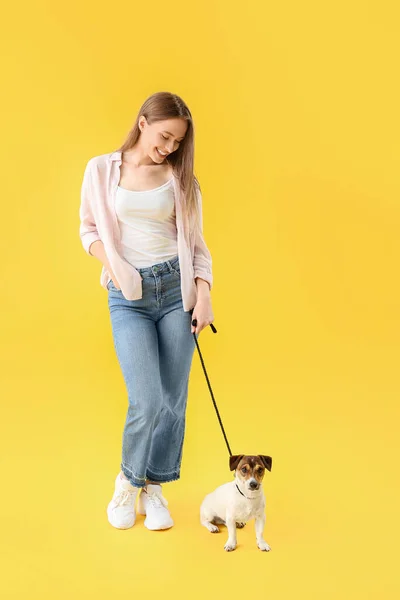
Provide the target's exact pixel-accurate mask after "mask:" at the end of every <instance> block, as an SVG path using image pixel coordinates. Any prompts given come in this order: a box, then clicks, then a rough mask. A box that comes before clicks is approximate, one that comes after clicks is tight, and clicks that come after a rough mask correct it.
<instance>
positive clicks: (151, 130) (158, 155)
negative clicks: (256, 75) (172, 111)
mask: <svg viewBox="0 0 400 600" xmlns="http://www.w3.org/2000/svg"><path fill="white" fill-rule="evenodd" d="M139 126H140V129H141V131H142V133H141V138H142V140H141V141H142V143H143V146H144V148H145V149H146V150H147V152H148V154H149V156H150V158H151V159H152V160H154V162H156V163H159V164H161V163H162V162H164V161H165V158H166V157H167V156H168V155H169V154H171V153H172V152H175V150H177V149H178V148H179V145H180V143H181V142H182V140H183V138H184V137H185V134H186V131H187V127H188V124H187V121H186V120H185V119H180V118H176V119H166V120H165V121H157V122H156V123H153V124H152V125H149V124H148V123H147V121H146V118H145V117H142V118H141V120H140V121H139Z"/></svg>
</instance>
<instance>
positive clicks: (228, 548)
mask: <svg viewBox="0 0 400 600" xmlns="http://www.w3.org/2000/svg"><path fill="white" fill-rule="evenodd" d="M235 548H236V543H235V542H230V541H229V540H228V541H227V542H226V544H225V546H224V550H226V551H227V552H232V550H234V549H235Z"/></svg>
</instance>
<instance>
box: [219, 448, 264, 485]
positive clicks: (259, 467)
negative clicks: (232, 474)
mask: <svg viewBox="0 0 400 600" xmlns="http://www.w3.org/2000/svg"><path fill="white" fill-rule="evenodd" d="M229 468H230V470H231V471H235V470H236V471H237V474H238V476H239V478H240V479H241V480H242V481H247V480H248V479H250V478H252V477H253V478H254V479H255V480H256V481H258V483H260V484H261V482H262V480H263V478H264V474H265V469H268V471H271V468H272V458H271V457H270V456H265V455H264V454H258V455H257V456H254V455H244V454H236V455H235V456H230V458H229Z"/></svg>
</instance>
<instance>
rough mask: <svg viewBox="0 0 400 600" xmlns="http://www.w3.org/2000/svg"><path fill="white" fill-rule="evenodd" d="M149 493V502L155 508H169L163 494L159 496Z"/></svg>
mask: <svg viewBox="0 0 400 600" xmlns="http://www.w3.org/2000/svg"><path fill="white" fill-rule="evenodd" d="M146 493H147V501H148V502H149V503H150V504H151V505H152V506H154V507H155V508H160V506H165V507H167V506H168V502H167V500H166V498H164V496H163V495H162V494H157V493H155V492H153V493H152V494H149V493H148V492H146Z"/></svg>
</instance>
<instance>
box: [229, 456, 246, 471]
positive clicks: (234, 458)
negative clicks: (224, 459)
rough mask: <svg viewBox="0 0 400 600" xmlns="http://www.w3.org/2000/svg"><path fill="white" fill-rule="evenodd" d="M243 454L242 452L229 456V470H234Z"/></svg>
mask: <svg viewBox="0 0 400 600" xmlns="http://www.w3.org/2000/svg"><path fill="white" fill-rule="evenodd" d="M243 456H244V454H236V455H235V456H230V457H229V469H230V470H231V471H234V470H235V469H236V467H237V466H238V464H239V463H240V461H241V460H242V458H243Z"/></svg>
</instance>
